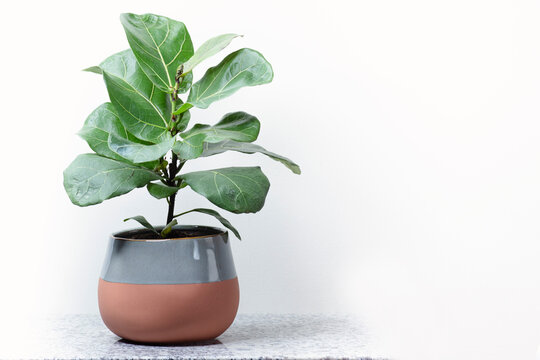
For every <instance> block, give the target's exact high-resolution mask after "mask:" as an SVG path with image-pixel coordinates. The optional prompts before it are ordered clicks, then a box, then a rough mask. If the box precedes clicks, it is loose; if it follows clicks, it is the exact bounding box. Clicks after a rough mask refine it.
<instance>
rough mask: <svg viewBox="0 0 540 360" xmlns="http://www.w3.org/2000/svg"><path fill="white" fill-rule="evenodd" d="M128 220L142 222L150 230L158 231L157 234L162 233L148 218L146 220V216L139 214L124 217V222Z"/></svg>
mask: <svg viewBox="0 0 540 360" xmlns="http://www.w3.org/2000/svg"><path fill="white" fill-rule="evenodd" d="M128 220H135V221H137V222H138V223H139V224H141V225H142V226H144V227H145V228H147V229H148V230H150V231H152V232H154V233H156V234H157V235H160V234H159V232H158V231H157V230H156V229H155V228H154V227H153V226H152V225H151V224H150V223H149V222H148V220H146V218H145V217H144V216H141V215H137V216H132V217H128V218H127V219H124V222H126V221H128ZM160 236H161V235H160Z"/></svg>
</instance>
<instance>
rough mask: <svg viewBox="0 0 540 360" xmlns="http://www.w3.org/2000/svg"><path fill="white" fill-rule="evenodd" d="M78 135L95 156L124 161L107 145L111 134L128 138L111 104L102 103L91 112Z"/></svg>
mask: <svg viewBox="0 0 540 360" xmlns="http://www.w3.org/2000/svg"><path fill="white" fill-rule="evenodd" d="M78 134H79V136H80V137H82V138H83V139H84V140H86V142H87V143H88V145H89V146H90V148H91V149H92V150H94V151H95V152H96V153H97V154H99V155H103V156H106V157H108V158H111V159H116V160H121V161H123V160H124V158H122V157H121V156H120V155H118V154H117V153H115V152H114V151H112V150H111V149H109V145H108V139H109V135H111V134H114V135H116V136H120V137H124V138H127V137H128V132H127V131H126V128H125V127H124V125H123V124H122V123H121V122H120V119H119V118H118V115H117V114H116V109H115V108H114V106H113V105H112V104H111V103H104V104H102V105H100V106H99V107H98V108H97V109H95V110H94V111H92V113H90V115H88V118H86V121H85V122H84V126H83V128H82V129H81V130H79V132H78Z"/></svg>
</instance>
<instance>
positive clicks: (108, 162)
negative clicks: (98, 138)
mask: <svg viewBox="0 0 540 360" xmlns="http://www.w3.org/2000/svg"><path fill="white" fill-rule="evenodd" d="M160 179H161V177H160V176H159V175H157V174H156V173H154V172H153V171H150V170H148V169H145V168H143V167H139V166H136V165H131V164H126V163H124V162H120V161H117V160H113V159H108V158H106V157H103V156H99V155H96V154H83V155H79V156H77V157H76V158H75V160H73V162H72V163H71V164H70V165H69V166H68V168H67V169H66V170H64V188H65V189H66V192H67V194H68V196H69V198H70V200H71V202H72V203H74V204H75V205H78V206H88V205H94V204H99V203H101V202H103V201H104V200H107V199H110V198H113V197H115V196H119V195H123V194H126V193H128V192H130V191H131V190H133V189H135V188H138V187H142V186H144V185H146V184H148V183H149V182H151V181H153V180H160Z"/></svg>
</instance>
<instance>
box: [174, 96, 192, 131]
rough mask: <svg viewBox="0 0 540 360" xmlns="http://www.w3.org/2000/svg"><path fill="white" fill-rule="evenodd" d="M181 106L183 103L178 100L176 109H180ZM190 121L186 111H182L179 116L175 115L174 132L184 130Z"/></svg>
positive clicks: (189, 114)
mask: <svg viewBox="0 0 540 360" xmlns="http://www.w3.org/2000/svg"><path fill="white" fill-rule="evenodd" d="M183 105H184V103H183V102H182V100H180V99H178V100H176V109H180V108H181V107H182V106H183ZM190 119H191V113H190V112H189V111H187V110H186V111H183V112H182V113H181V114H179V115H176V125H175V128H176V130H178V131H179V132H182V131H184V130H186V128H187V126H188V124H189V120H190Z"/></svg>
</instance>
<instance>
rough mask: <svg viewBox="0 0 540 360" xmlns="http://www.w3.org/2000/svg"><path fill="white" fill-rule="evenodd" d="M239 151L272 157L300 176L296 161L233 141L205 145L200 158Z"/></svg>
mask: <svg viewBox="0 0 540 360" xmlns="http://www.w3.org/2000/svg"><path fill="white" fill-rule="evenodd" d="M229 150H231V151H238V152H241V153H245V154H254V153H261V154H264V155H266V156H268V157H270V158H271V159H273V160H276V161H279V162H280V163H282V164H283V165H285V166H286V167H287V168H289V169H290V170H291V171H292V172H293V173H295V174H300V173H301V171H300V166H298V165H297V164H296V163H295V162H294V161H292V160H291V159H288V158H286V157H284V156H281V155H278V154H276V153H273V152H271V151H268V150H266V149H265V148H263V147H262V146H260V145H256V144H249V143H242V142H237V141H232V140H225V141H221V142H218V143H213V144H212V143H204V144H203V152H202V154H201V155H200V156H203V157H205V156H212V155H216V154H221V153H223V152H225V151H229Z"/></svg>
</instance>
